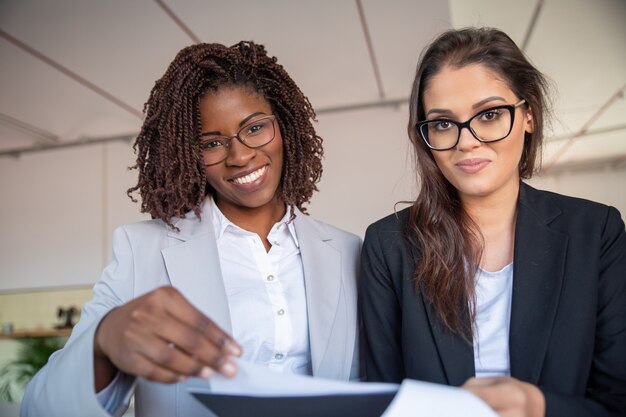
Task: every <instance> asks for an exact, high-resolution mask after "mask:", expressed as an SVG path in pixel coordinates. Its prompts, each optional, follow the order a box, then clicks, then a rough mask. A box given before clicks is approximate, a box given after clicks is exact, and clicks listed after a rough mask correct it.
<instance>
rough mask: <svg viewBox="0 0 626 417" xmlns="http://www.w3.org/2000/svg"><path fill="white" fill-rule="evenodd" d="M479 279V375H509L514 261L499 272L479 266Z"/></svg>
mask: <svg viewBox="0 0 626 417" xmlns="http://www.w3.org/2000/svg"><path fill="white" fill-rule="evenodd" d="M476 281H477V282H476V330H475V334H474V366H475V368H476V377H478V378H480V377H485V376H496V375H499V376H504V375H510V373H511V365H510V361H509V325H510V322H511V297H512V295H513V263H510V264H509V265H507V266H505V267H504V268H502V269H501V270H499V271H496V272H488V271H485V270H483V269H481V268H479V270H478V278H477V280H476Z"/></svg>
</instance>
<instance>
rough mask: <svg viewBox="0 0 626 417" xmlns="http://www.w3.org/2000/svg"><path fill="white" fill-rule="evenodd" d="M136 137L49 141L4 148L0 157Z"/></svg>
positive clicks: (133, 135) (14, 156)
mask: <svg viewBox="0 0 626 417" xmlns="http://www.w3.org/2000/svg"><path fill="white" fill-rule="evenodd" d="M136 137H137V134H131V135H117V136H107V137H102V138H91V139H79V140H73V141H68V142H59V143H54V144H52V143H51V144H44V145H35V146H24V147H22V148H13V149H6V150H2V151H0V158H1V157H3V156H4V157H13V158H19V157H20V156H22V155H24V154H27V153H34V152H44V151H51V150H56V149H63V148H75V147H77V146H85V145H96V144H102V143H109V142H127V143H130V142H131V141H133V140H134V139H135V138H136Z"/></svg>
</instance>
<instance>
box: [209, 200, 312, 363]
mask: <svg viewBox="0 0 626 417" xmlns="http://www.w3.org/2000/svg"><path fill="white" fill-rule="evenodd" d="M211 204H212V212H213V227H214V229H215V240H216V242H217V249H218V253H219V258H220V266H221V270H222V277H223V279H224V287H225V289H226V295H227V297H228V306H229V310H230V317H231V323H232V331H233V334H232V336H233V337H234V339H235V340H236V341H237V342H238V343H239V344H240V345H241V347H242V348H243V354H242V358H243V359H245V360H248V361H251V362H255V363H259V364H264V365H267V366H268V367H270V368H272V369H276V370H279V371H286V372H291V373H298V374H308V375H310V374H311V373H312V370H311V369H312V368H311V353H310V348H309V326H308V319H307V308H306V295H305V287H304V271H303V267H302V257H301V255H300V248H299V244H298V238H297V236H296V231H295V228H294V225H293V222H289V211H288V210H287V213H285V216H284V217H283V218H282V219H281V220H280V221H279V222H278V223H276V224H275V225H274V226H273V227H272V229H271V230H270V232H269V234H268V236H267V239H268V240H269V242H270V244H271V245H272V247H271V248H270V250H269V252H266V251H265V247H264V246H263V242H262V241H261V238H260V237H259V236H258V235H257V234H256V233H252V232H248V231H246V230H244V229H242V228H240V227H239V226H237V225H235V224H234V223H232V222H231V221H230V220H228V219H227V218H226V217H225V216H224V214H222V212H221V211H220V210H219V208H218V207H217V205H216V204H215V203H214V202H213V201H211Z"/></svg>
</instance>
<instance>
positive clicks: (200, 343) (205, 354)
mask: <svg viewBox="0 0 626 417" xmlns="http://www.w3.org/2000/svg"><path fill="white" fill-rule="evenodd" d="M240 354H241V348H240V347H239V345H238V344H237V343H236V342H235V341H234V340H233V339H232V338H231V337H230V336H229V335H228V334H227V333H225V332H224V331H223V330H222V329H220V328H219V327H218V326H217V325H216V324H215V323H213V322H212V321H211V320H210V319H208V318H207V317H206V316H205V315H203V314H202V313H201V312H200V311H198V310H197V309H196V308H195V307H194V306H192V305H191V304H190V303H189V302H188V301H187V300H186V299H185V298H184V297H183V296H182V295H181V294H180V293H179V292H178V291H177V290H176V289H175V288H173V287H161V288H157V289H156V290H153V291H151V292H149V293H147V294H145V295H143V296H141V297H139V298H137V299H135V300H133V301H130V302H128V303H127V304H124V305H123V306H121V307H118V308H116V309H113V310H111V311H110V312H109V314H107V315H106V316H105V317H104V318H103V319H102V321H101V322H100V324H99V326H98V329H97V330H96V334H95V336H94V368H95V382H96V391H97V392H98V391H100V390H101V389H103V388H104V387H106V386H107V385H108V384H109V383H110V382H111V380H112V379H113V377H114V376H115V373H116V372H117V370H118V369H119V370H121V371H124V372H126V373H128V374H132V375H137V376H141V377H144V378H146V379H149V380H151V381H156V382H163V383H173V382H178V381H180V380H182V379H184V378H185V377H188V376H199V377H201V378H205V379H208V378H210V377H211V376H212V375H213V373H214V371H218V372H220V373H221V374H223V375H224V376H227V377H232V376H234V375H235V373H236V372H237V368H236V366H235V363H234V361H233V359H232V357H233V356H239V355H240Z"/></svg>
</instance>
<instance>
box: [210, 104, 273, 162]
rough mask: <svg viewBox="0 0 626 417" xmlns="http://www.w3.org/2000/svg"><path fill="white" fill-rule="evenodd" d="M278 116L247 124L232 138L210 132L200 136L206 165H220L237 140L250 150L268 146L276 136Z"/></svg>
mask: <svg viewBox="0 0 626 417" xmlns="http://www.w3.org/2000/svg"><path fill="white" fill-rule="evenodd" d="M275 120H276V116H274V115H271V116H266V117H262V118H260V119H256V120H253V121H252V122H250V123H248V124H246V125H245V126H243V127H242V128H241V129H239V132H237V133H236V134H235V135H232V136H224V135H214V134H211V133H209V132H204V133H201V134H200V148H201V149H202V151H203V157H204V164H205V165H215V164H219V163H220V162H222V161H223V160H225V159H226V158H227V157H228V151H229V149H230V146H231V141H232V140H233V139H237V140H238V141H239V142H241V143H242V144H244V145H246V146H247V147H248V148H252V149H256V148H260V147H262V146H265V145H267V144H268V143H270V142H271V141H272V140H274V136H275V135H276V129H275V127H274V121H275Z"/></svg>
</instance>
